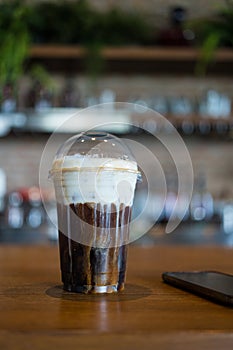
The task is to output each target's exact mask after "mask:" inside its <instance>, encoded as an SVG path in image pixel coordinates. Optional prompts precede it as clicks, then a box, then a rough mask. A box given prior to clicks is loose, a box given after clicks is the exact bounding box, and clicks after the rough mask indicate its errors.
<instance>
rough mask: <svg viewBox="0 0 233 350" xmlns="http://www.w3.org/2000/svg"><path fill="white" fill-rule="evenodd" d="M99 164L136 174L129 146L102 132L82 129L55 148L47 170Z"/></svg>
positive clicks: (70, 168)
mask: <svg viewBox="0 0 233 350" xmlns="http://www.w3.org/2000/svg"><path fill="white" fill-rule="evenodd" d="M100 167H101V169H102V170H110V169H111V170H113V169H114V170H117V169H119V170H121V171H124V170H125V171H130V172H135V173H137V174H138V168H137V163H136V161H135V159H134V157H133V155H132V154H131V152H130V150H129V148H128V147H127V146H126V145H125V144H124V143H123V142H122V140H121V139H119V138H117V137H116V136H114V135H111V134H108V133H105V132H82V133H81V134H78V135H75V136H73V137H71V138H70V139H68V140H67V141H66V142H65V143H64V144H63V145H62V146H61V147H60V149H59V150H58V152H57V154H56V157H55V159H54V162H53V166H52V170H51V172H50V173H51V175H53V174H54V172H57V171H61V170H62V171H66V170H67V171H72V170H74V171H81V170H87V169H89V170H91V169H92V170H93V168H95V169H96V168H100Z"/></svg>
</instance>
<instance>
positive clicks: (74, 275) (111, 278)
mask: <svg viewBox="0 0 233 350" xmlns="http://www.w3.org/2000/svg"><path fill="white" fill-rule="evenodd" d="M70 208H71V209H72V210H70V209H69V206H65V205H59V206H58V220H59V227H63V228H65V227H69V229H68V234H67V233H66V234H64V232H63V230H61V229H60V231H59V245H60V260H61V271H62V281H63V283H64V289H66V290H69V291H73V292H80V291H81V292H85V291H86V292H87V291H94V290H95V287H98V286H111V285H115V286H116V289H118V290H122V289H123V288H124V281H125V271H126V260H127V250H128V246H127V245H122V246H116V247H114V246H111V247H109V248H105V247H104V248H102V247H96V246H93V245H91V244H90V245H86V244H82V243H79V242H78V241H77V240H76V239H75V240H74V239H72V238H74V237H78V236H79V233H81V235H83V234H85V232H81V231H82V230H85V229H86V230H88V231H89V232H88V234H90V230H93V232H92V234H93V237H94V236H95V235H96V227H98V228H100V230H98V235H101V232H103V236H104V237H105V238H104V239H107V236H108V232H109V235H112V233H113V230H115V232H117V236H118V237H119V236H121V235H122V237H126V238H127V237H128V229H129V227H128V226H129V225H128V224H129V221H130V215H131V208H130V207H126V206H124V205H121V206H120V211H119V212H118V213H117V208H116V207H114V205H111V211H109V208H107V207H106V208H103V206H102V207H101V206H100V205H95V206H93V204H92V203H85V204H80V203H78V204H71V205H70ZM71 212H72V213H75V215H70V214H71ZM60 222H61V224H62V225H61V226H60ZM83 222H85V223H88V226H87V225H83ZM110 231H111V233H110ZM70 237H72V238H70ZM99 239H101V237H99V238H98V240H99ZM90 243H91V242H90ZM92 243H93V242H92Z"/></svg>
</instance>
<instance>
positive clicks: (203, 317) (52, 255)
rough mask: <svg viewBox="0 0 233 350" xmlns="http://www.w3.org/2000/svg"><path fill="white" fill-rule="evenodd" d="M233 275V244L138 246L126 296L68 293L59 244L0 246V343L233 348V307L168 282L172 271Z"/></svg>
mask: <svg viewBox="0 0 233 350" xmlns="http://www.w3.org/2000/svg"><path fill="white" fill-rule="evenodd" d="M196 269H216V270H222V271H225V272H228V273H233V250H232V249H226V248H217V247H208V248H204V247H202V248H201V247H187V246H183V247H181V246H155V247H148V248H143V247H135V246H131V247H130V254H129V263H128V277H127V281H128V284H127V286H126V290H125V292H123V293H122V294H119V295H96V296H95V295H81V294H72V293H67V292H63V290H62V288H61V285H60V273H59V261H58V249H57V247H48V246H41V247H38V246H34V247H30V246H27V247H26V246H23V247H22V246H21V247H19V246H18V247H14V246H0V349H1V350H8V349H17V350H21V349H22V350H25V349H36V350H37V349H55V350H59V349H85V350H89V349H90V350H91V349H113V350H114V349H123V350H124V349H175V350H176V349H224V350H225V349H233V309H231V308H227V307H225V306H221V305H217V304H214V303H212V302H210V301H207V300H204V299H202V298H200V297H197V296H194V295H191V294H189V293H186V292H183V291H181V290H178V289H175V288H173V287H171V286H168V285H166V284H164V283H163V282H162V281H161V273H162V272H163V271H166V270H196Z"/></svg>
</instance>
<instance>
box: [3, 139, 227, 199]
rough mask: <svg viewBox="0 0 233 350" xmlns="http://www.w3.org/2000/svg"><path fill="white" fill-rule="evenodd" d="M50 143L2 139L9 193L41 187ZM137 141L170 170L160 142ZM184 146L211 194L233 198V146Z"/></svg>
mask: <svg viewBox="0 0 233 350" xmlns="http://www.w3.org/2000/svg"><path fill="white" fill-rule="evenodd" d="M65 137H67V136H64V135H61V136H58V137H57V140H56V142H55V143H54V145H53V148H52V149H50V150H49V152H51V153H52V154H55V152H56V150H57V148H58V147H59V145H60V144H61V143H62V142H63V140H64V139H65ZM47 139H48V136H41V135H37V134H34V135H27V136H23V135H11V136H8V137H5V138H3V139H0V167H1V168H2V169H4V170H5V172H6V174H7V185H8V190H13V189H16V188H19V187H24V186H33V185H38V181H39V164H40V159H41V155H42V152H43V149H44V147H45V144H46V142H47ZM135 139H136V140H137V141H139V142H143V143H144V145H145V146H148V147H150V149H152V151H153V152H154V153H155V154H156V157H157V158H158V159H159V160H160V162H161V165H162V167H163V169H164V170H165V171H166V170H167V169H168V168H169V166H170V164H169V163H168V159H167V155H166V154H165V153H164V151H163V150H162V149H161V148H160V147H159V146H158V142H156V141H155V140H154V139H152V138H151V137H149V136H143V137H142V136H135ZM185 142H186V145H187V147H188V149H189V152H190V155H191V158H192V161H193V167H194V172H195V174H197V173H198V172H199V170H200V169H202V170H204V173H205V175H206V178H207V188H208V190H209V191H210V192H211V193H212V194H213V195H214V197H219V196H220V195H222V193H223V192H224V193H225V196H227V197H229V198H233V185H232V177H233V163H232V142H229V141H224V140H211V139H206V138H205V139H200V138H196V137H194V136H192V137H189V138H187V137H186V139H185ZM148 166H150V164H148Z"/></svg>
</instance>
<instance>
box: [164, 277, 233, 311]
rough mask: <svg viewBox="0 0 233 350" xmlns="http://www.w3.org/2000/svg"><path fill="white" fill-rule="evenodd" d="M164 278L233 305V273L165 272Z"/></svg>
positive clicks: (199, 293)
mask: <svg viewBox="0 0 233 350" xmlns="http://www.w3.org/2000/svg"><path fill="white" fill-rule="evenodd" d="M162 279H163V281H164V282H166V283H168V284H170V285H172V286H174V287H177V288H181V289H184V290H186V291H188V292H191V293H194V294H197V295H199V296H202V297H204V298H207V299H209V300H211V301H214V302H217V303H221V304H224V305H227V306H233V275H229V274H226V273H223V272H218V271H196V272H164V273H163V274H162Z"/></svg>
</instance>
